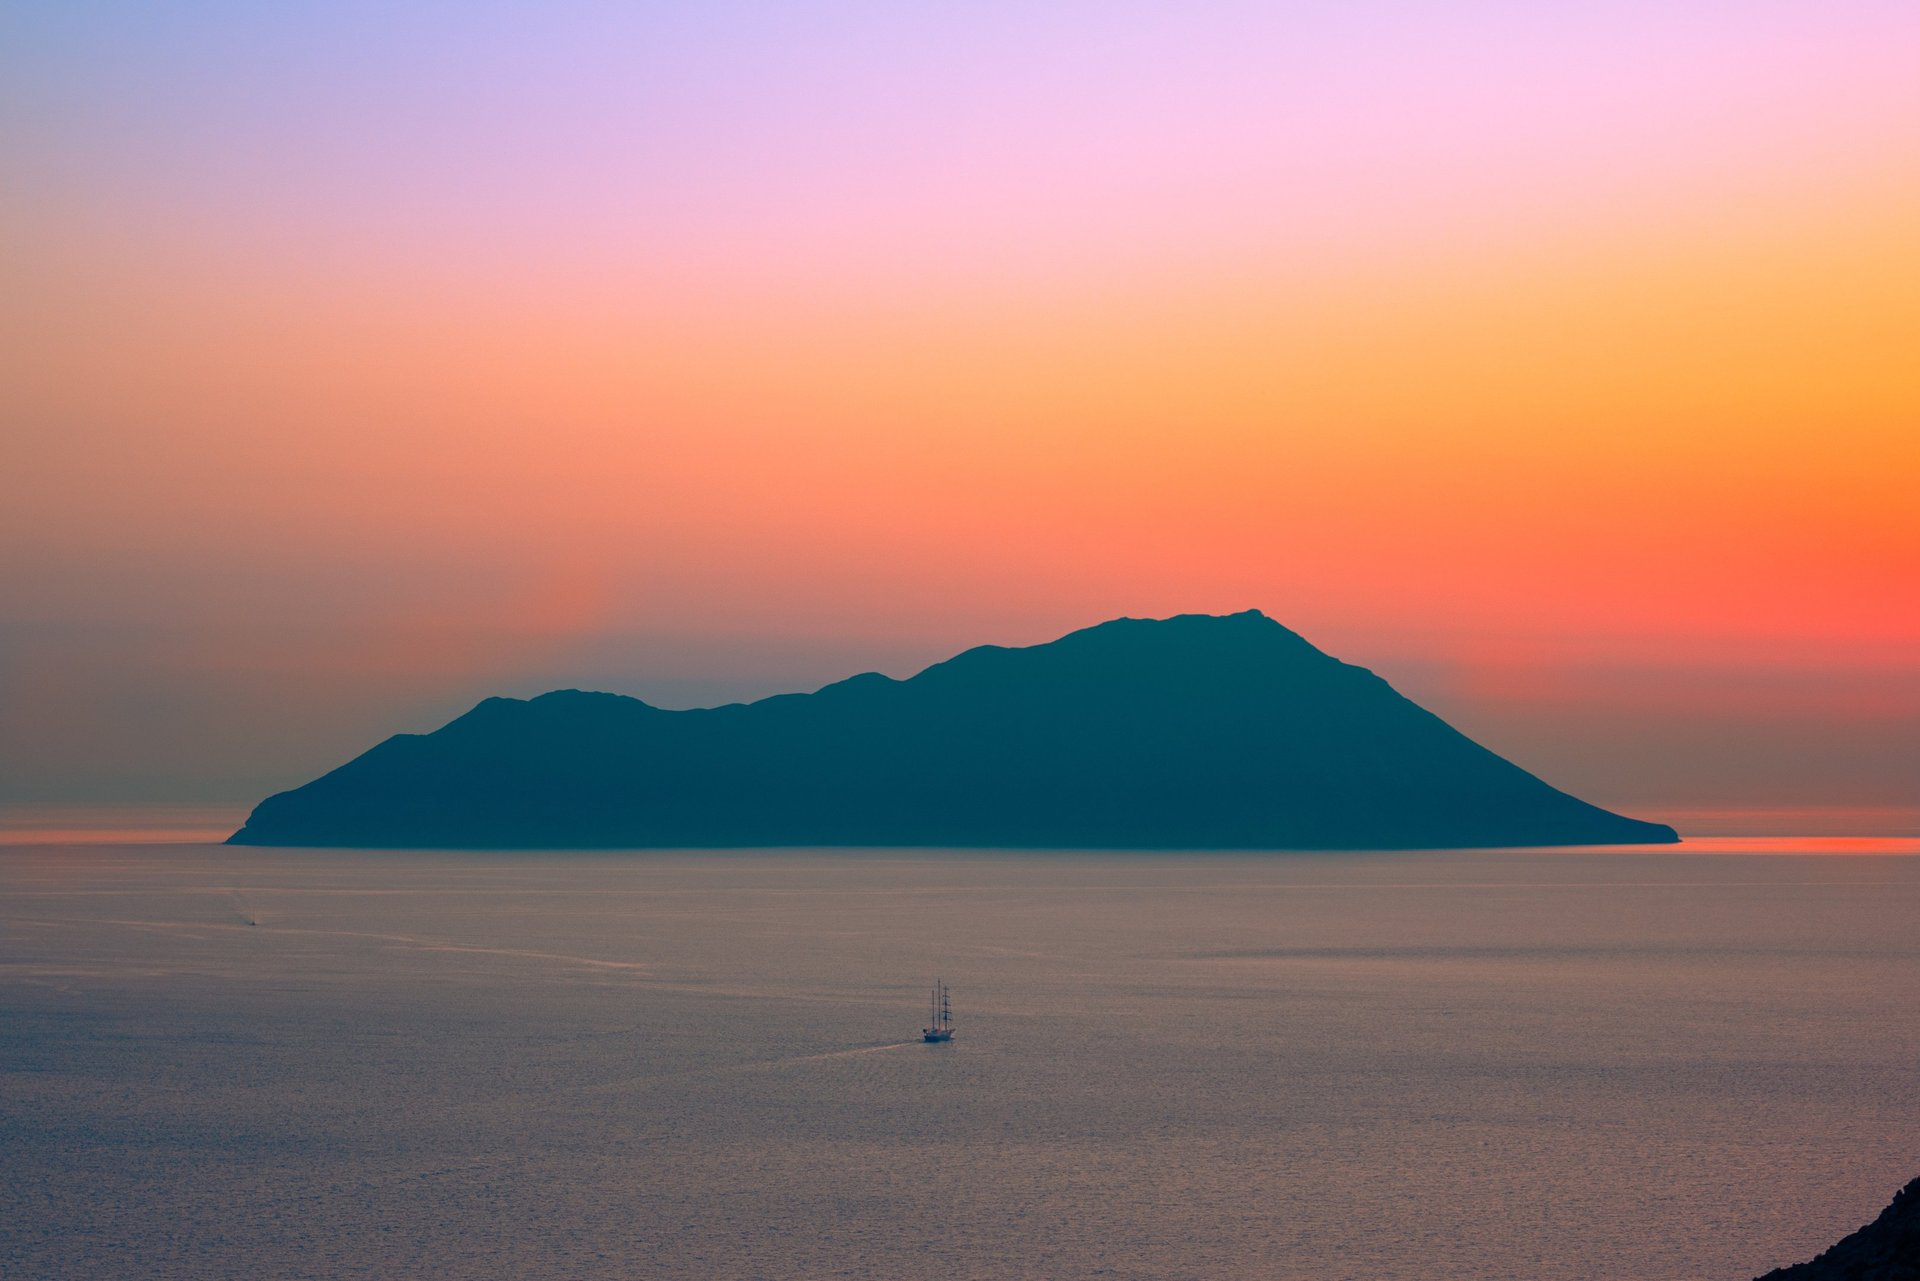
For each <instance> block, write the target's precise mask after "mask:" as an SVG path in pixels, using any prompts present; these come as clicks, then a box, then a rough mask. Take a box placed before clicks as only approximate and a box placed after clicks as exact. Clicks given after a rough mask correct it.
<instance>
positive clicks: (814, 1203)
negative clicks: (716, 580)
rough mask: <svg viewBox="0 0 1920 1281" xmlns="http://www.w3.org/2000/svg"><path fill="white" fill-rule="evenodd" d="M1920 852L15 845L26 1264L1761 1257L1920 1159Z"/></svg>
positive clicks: (1148, 1271) (767, 1266)
mask: <svg viewBox="0 0 1920 1281" xmlns="http://www.w3.org/2000/svg"><path fill="white" fill-rule="evenodd" d="M1756 850H1763V851H1765V852H1764V853H1759V852H1754V851H1756ZM1863 850H1864V851H1872V852H1871V853H1861V852H1858V851H1863ZM1834 851H1854V852H1848V853H1836V852H1834ZM1915 855H1920V844H1917V843H1916V842H1913V841H1896V840H1879V841H1863V840H1860V839H1858V838H1852V839H1837V840H1825V841H1823V840H1818V839H1807V840H1803V841H1787V840H1781V839H1774V840H1770V841H1769V840H1755V839H1754V838H1751V837H1748V838H1741V839H1740V840H1737V841H1718V842H1716V841H1712V840H1706V841H1699V840H1696V841H1694V842H1692V843H1690V844H1689V845H1687V846H1684V847H1681V848H1680V849H1679V850H1677V851H1675V850H1663V851H1648V850H1611V851H1594V850H1588V851H1507V852H1484V851H1452V852H1422V853H1381V854H1353V853H1342V854H1337V855H1320V854H1235V855H1218V854H1208V855H1191V856H1188V855H1162V854H1116V855H1101V854H1084V853H1074V854H1047V853H1037V854H1035V853H979V852H938V851H934V852H928V851H908V852H889V851H869V852H857V853H849V852H833V851H827V852H819V851H794V852H739V853H701V854H697V855H685V854H676V853H644V854H629V853H604V854H601V853H596V854H579V853H567V854H491V853H490V854H463V853H430V852H406V853H397V854H396V853H383V852H366V851H353V852H341V851H299V850H291V851H290V850H259V849H234V848H225V847H220V846H215V845H196V844H179V845H170V846H160V845H130V844H118V845H116V844H91V845H51V844H15V845H11V846H7V847H5V848H0V1010H3V1011H4V1014H3V1016H0V1142H3V1144H4V1148H5V1151H6V1153H7V1163H6V1164H7V1174H8V1177H7V1178H6V1179H5V1180H3V1181H0V1273H4V1274H5V1275H7V1276H10V1277H11V1276H22V1277H25V1276H34V1277H54V1278H57V1277H93V1276H109V1275H121V1276H134V1275H141V1276H194V1277H210V1278H224V1277H259V1276H271V1277H322V1276H325V1277H350V1276H365V1277H383V1278H386V1277H455V1278H459V1277H501V1276H536V1275H537V1276H543V1277H561V1278H566V1277H581V1278H587V1277H594V1278H598V1277H609V1278H611V1277H640V1276H646V1277H666V1278H682V1277H684V1278H706V1277H723V1278H724V1277H742V1278H744V1277H756V1276H765V1277H841V1276H852V1277H888V1278H892V1277H909V1278H911V1277H941V1278H954V1277H961V1278H965V1277H980V1278H987V1277H996V1278H997V1277H1010V1276H1012V1277H1018V1276H1044V1277H1071V1276H1105V1277H1122V1278H1125V1277H1137V1278H1148V1277H1153V1278H1161V1277H1196V1278H1198V1277H1222V1276H1262V1277H1283V1278H1284V1277H1299V1278H1314V1279H1316V1281H1320V1279H1325V1278H1347V1277H1351V1278H1370V1279H1371V1278H1379V1279H1383V1281H1391V1279H1395V1278H1416V1277H1417V1278H1423V1279H1430V1278H1435V1277H1443V1278H1445V1277H1459V1278H1468V1277H1474V1278H1481V1277H1527V1278H1538V1279H1540V1281H1554V1279H1562V1278H1565V1279H1572V1278H1635V1279H1637V1281H1659V1279H1662V1278H1673V1279H1675V1281H1678V1279H1679V1278H1711V1277H1728V1278H1748V1277H1751V1276H1753V1275H1755V1274H1757V1273H1759V1272H1761V1271H1764V1270H1765V1269H1767V1268H1769V1267H1772V1266H1775V1265H1777V1264H1781V1263H1785V1262H1790V1261H1794V1260H1797V1259H1801V1258H1805V1257H1808V1256H1810V1255H1812V1254H1813V1253H1816V1252H1817V1251H1818V1250H1819V1249H1821V1248H1823V1247H1824V1246H1825V1245H1826V1244H1828V1243H1830V1242H1831V1241H1832V1240H1834V1239H1835V1238H1837V1237H1838V1236H1839V1235H1841V1234H1843V1233H1844V1232H1846V1231H1849V1230H1851V1229H1852V1228H1853V1227H1855V1226H1857V1225H1858V1224H1859V1223H1861V1222H1863V1221H1864V1220H1865V1219H1867V1218H1869V1217H1871V1216H1872V1214H1874V1213H1876V1212H1877V1211H1878V1209H1879V1207H1880V1206H1882V1205H1883V1204H1884V1203H1885V1201H1886V1199H1887V1197H1888V1195H1889V1194H1890V1193H1891V1191H1892V1190H1893V1189H1894V1188H1895V1187H1897V1186H1898V1185H1900V1184H1901V1183H1903V1182H1904V1181H1905V1180H1906V1179H1908V1178H1910V1177H1912V1174H1913V1173H1914V1170H1913V1138H1914V1136H1915V1134H1916V1133H1920V1088H1916V1087H1917V1083H1920V1015H1917V1014H1916V1010H1915V1004H1914V998H1913V994H1914V992H1915V991H1916V990H1920V938H1917V937H1916V935H1915V931H1914V930H1913V927H1912V923H1913V921H1914V920H1916V919H1920V857H1915ZM936 975H937V976H940V977H944V978H946V979H947V980H948V981H949V982H950V983H951V984H952V985H953V988H954V993H955V1005H956V1014H957V1018H958V1022H959V1036H958V1038H957V1039H956V1040H955V1041H954V1042H953V1043H952V1044H951V1045H946V1046H929V1045H924V1044H921V1043H920V1042H919V1040H918V1029H919V1027H920V1025H921V1022H922V1020H923V1016H924V1001H925V989H926V986H927V984H928V983H930V982H931V980H932V979H933V978H934V977H935V976H936Z"/></svg>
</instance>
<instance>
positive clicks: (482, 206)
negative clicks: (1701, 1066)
mask: <svg viewBox="0 0 1920 1281" xmlns="http://www.w3.org/2000/svg"><path fill="white" fill-rule="evenodd" d="M1916 57H1920V7H1916V6H1914V5H1912V4H1911V3H1847V2H1845V0H1841V2H1839V3H1832V4H1823V5H1818V6H1814V5H1807V4H1804V3H1795V4H1776V3H1769V2H1767V0H1754V2H1749V3H1740V4H1732V3H1658V4H1656V3H1644V4H1642V3H1628V2H1625V0H1617V2H1611V3H1593V4H1583V5H1579V6H1539V5H1520V4H1514V3H1493V2H1490V0H1487V2H1476V3H1456V4H1445V5H1433V4H1420V5H1413V4H1407V5H1393V4H1374V3H1366V2H1365V0H1360V2H1357V3H1356V2H1348V3H1340V4H1332V3H1327V4H1317V3H1298V4H1287V5H1276V4H1271V3H1262V4H1205V3H1201V4H1191V5H1178V6H1175V5H1142V4H1131V3H1126V2H1124V0H1118V2H1116V0H1106V2H1104V3H1100V4H1092V3H1087V4H1078V3H1064V4H1035V3H1024V4H996V3H983V4H974V5H970V6H963V7H959V8H939V7H929V6H907V5H897V4H860V3H847V4H826V3H807V2H799V3H787V4H780V5H771V4H768V5H741V4H730V3H724V2H723V3H701V4H685V5H648V4H641V3H624V4H542V5H514V4H486V3H481V4H473V3H463V4H457V5H456V4H432V3H422V4H411V5H393V4H377V5H376V4H357V3H350V2H348V3H340V2H336V3H328V4H312V5H308V4H301V3H285V4H276V5H256V4H240V3H231V4H226V3H203V4H192V3H181V4H176V5H169V6H152V5H145V4H121V3H113V2H111V0H101V2H98V3H89V4H86V5H73V4H69V3H40V2H38V0H13V2H12V3H9V4H8V5H6V6H5V7H4V8H0V803H12V804H15V805H24V804H75V803H108V802H127V803H133V802H140V803H151V802H159V801H178V802H182V803H204V802H232V803H246V802H250V801H252V800H254V799H257V798H258V797H259V796H260V795H263V794H265V793H266V792H269V791H273V790H278V789H280V788H284V787H288V786H292V785H294V784H297V783H299V782H301V781H304V780H305V779H307V778H309V777H311V776H313V775H314V774H316V773H318V772H321V771H323V770H325V769H328V768H331V767H332V766H333V765H336V764H339V763H340V762H341V761H343V760H345V759H347V758H348V757H350V756H352V755H354V754H356V753H357V752H358V751H360V750H363V749H364V748H365V747H367V746H370V745H372V744H373V743H374V742H376V741H378V740H379V739H381V738H384V737H385V736H386V735H388V734H390V733H394V732H401V731H424V730H428V729H431V728H433V727H434V726H436V725H438V724H440V723H442V722H444V721H445V720H447V719H450V718H451V717H452V716H454V715H457V714H458V713H459V712H460V711H462V710H464V709H465V708H466V707H467V706H469V705H471V704H472V703H473V702H474V701H477V700H478V699H479V698H481V697H484V696H486V695H488V694H494V693H507V694H531V693H536V692H539V691H540V690H542V689H546V688H551V687H555V686H570V685H579V686H586V687H594V688H606V689H614V690H618V691H620V692H624V693H631V694H634V695H637V696H640V697H643V698H646V699H648V700H649V701H652V702H656V703H659V704H662V705H666V706H695V705H703V704H708V703H713V702H721V701H729V700H733V699H738V698H744V697H754V696H759V695H763V694H768V693H773V692H779V691H782V690H787V689H798V688H810V687H814V686H817V685H819V684H822V683H825V682H827V681H830V680H833V679H837V678H839V677H842V676H845V675H849V674H852V673H853V672H856V671H860V670H865V669H870V668H877V669H879V670H883V671H887V672H889V673H891V674H893V675H897V676H904V675H907V674H909V673H911V672H912V671H914V670H916V669H917V668H918V667H920V666H923V665H925V664H926V663H929V662H932V661H936V660H938V659H940V658H943V657H946V656H948V655H950V654H952V653H954V652H956V651H958V650H960V649H963V648H966V647H968V646H970V645H974V644H979V643H999V644H1026V643H1033V642H1038V641H1043V640H1047V639H1050V638H1052V637H1053V636H1056V635H1059V634H1061V633H1063V632H1065V631H1068V630H1071V629H1072V628H1075V627H1079V626H1085V625H1088V624H1091V623H1095V622H1098V621H1100V620H1102V619H1105V618H1110V617H1115V616H1120V615H1133V616H1161V615H1167V614H1172V613H1178V612H1190V611H1205V612H1225V611H1230V610H1239V609H1245V608H1255V607H1257V608H1260V609H1263V610H1265V611H1266V612H1267V613H1268V614H1270V615H1272V616H1274V617H1275V618H1277V619H1279V620H1281V621H1282V622H1284V623H1286V624H1288V625H1289V626H1291V627H1293V628H1294V629H1296V630H1298V631H1300V632H1301V633H1303V634H1304V635H1306V636H1307V637H1308V638H1309V639H1310V640H1313V641H1315V642H1316V643H1317V644H1319V645H1321V647H1322V648H1325V649H1327V650H1329V651H1330V652H1332V653H1335V654H1337V655H1339V656H1340V657H1342V658H1345V659H1347V660H1349V661H1352V662H1356V663H1360V664H1363V665H1365V666H1368V667H1371V668H1373V669H1374V670H1376V671H1378V672H1380V673H1381V674H1382V675H1383V676H1385V677H1387V679H1389V680H1390V681H1392V682H1393V683H1394V684H1395V685H1396V687H1398V688H1400V689H1401V690H1402V691H1403V692H1405V693H1407V694H1409V695H1410V696H1412V697H1415V698H1416V699H1417V700H1419V701H1421V702H1423V703H1424V704H1426V705H1428V706H1430V707H1432V708H1433V709H1434V710H1436V711H1438V712H1440V713H1441V714H1442V715H1444V716H1447V717H1448V718H1449V719H1451V720H1452V721H1453V722H1454V723H1455V724H1456V725H1458V726H1459V727H1460V728H1462V729H1463V730H1465V731H1466V732H1468V733H1470V734H1472V735H1474V736H1475V737H1477V738H1479V739H1480V740H1481V741H1483V742H1485V743H1486V744H1487V745H1488V746H1490V747H1493V748H1494V749H1495V750H1498V751H1501V752H1503V753H1504V754H1506V755H1508V756H1510V757H1512V758H1513V759H1515V760H1517V761H1518V762H1519V763H1521V764H1522V765H1525V766H1527V767H1528V768H1531V769H1534V770H1535V771H1536V772H1538V773H1540V774H1541V775H1542V776H1544V777H1546V778H1547V779H1548V781H1550V782H1553V783H1556V784H1558V785H1560V786H1563V787H1566V788H1568V789H1569V790H1573V791H1575V792H1577V793H1579V794H1581V795H1583V796H1586V797H1588V798H1589V799H1593V800H1596V801H1599V802H1601V803H1606V804H1613V805H1620V806H1639V807H1640V808H1641V809H1643V810H1646V809H1649V808H1650V809H1652V810H1654V811H1658V812H1671V811H1675V810H1677V809H1679V808H1683V807H1689V806H1691V807H1703V808H1704V807H1714V806H1782V807H1792V806H1854V807H1876V806H1878V807H1886V806H1901V805H1909V806H1920V782H1916V780H1920V503H1916V502H1915V501H1914V500H1913V493H1914V489H1915V481H1916V478H1920V374H1917V373H1916V369H1920V364H1917V363H1916V353H1917V351H1920V231H1917V230H1916V229H1917V228H1920V76H1916V75H1915V74H1914V72H1913V68H1914V66H1915V62H1916Z"/></svg>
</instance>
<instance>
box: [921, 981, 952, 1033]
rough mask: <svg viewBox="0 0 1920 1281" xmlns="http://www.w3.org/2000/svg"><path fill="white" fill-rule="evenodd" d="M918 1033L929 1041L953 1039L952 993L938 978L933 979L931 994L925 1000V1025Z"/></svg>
mask: <svg viewBox="0 0 1920 1281" xmlns="http://www.w3.org/2000/svg"><path fill="white" fill-rule="evenodd" d="M920 1035H921V1036H923V1037H925V1038H926V1039H927V1040H929V1041H951V1040H952V1039H953V994H952V993H951V992H949V991H947V985H946V983H945V982H943V981H942V980H940V979H935V980H934V981H933V996H932V998H931V999H930V1000H928V1002H927V1026H926V1027H923V1028H921V1029H920Z"/></svg>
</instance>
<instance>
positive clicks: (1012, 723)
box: [232, 610, 1678, 849]
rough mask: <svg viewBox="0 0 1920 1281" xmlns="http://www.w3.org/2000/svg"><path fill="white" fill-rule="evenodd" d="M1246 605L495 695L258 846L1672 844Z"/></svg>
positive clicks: (261, 814) (266, 810) (405, 742)
mask: <svg viewBox="0 0 1920 1281" xmlns="http://www.w3.org/2000/svg"><path fill="white" fill-rule="evenodd" d="M1677 839H1678V838H1677V837H1676V836H1675V834H1674V831H1673V829H1672V828H1670V827H1666V826H1664V825H1662V824H1658V823H1643V822H1639V821H1637V820H1635V819H1630V818H1624V817H1622V816H1620V815H1618V814H1613V813H1610V812H1608V811H1607V810H1603V809H1600V808H1598V807H1596V806H1593V805H1589V804H1587V803H1586V802H1585V801H1581V800H1578V799H1576V798H1574V797H1572V796H1569V795H1567V794H1566V793H1565V792H1561V791H1558V790H1556V789H1554V788H1552V787H1549V786H1548V785H1547V784H1545V783H1543V782H1541V781H1540V780H1539V779H1537V778H1535V777H1534V776H1533V775H1531V774H1529V773H1527V772H1526V771H1525V770H1523V769H1520V768H1519V767H1518V766H1516V765H1513V764H1512V763H1510V762H1508V761H1506V760H1504V759H1502V758H1501V757H1499V756H1496V755H1494V754H1493V753H1492V752H1490V751H1488V750H1487V749H1485V748H1483V747H1481V746H1480V745H1479V744H1477V743H1475V742H1473V741H1472V740H1470V739H1468V738H1467V737H1466V736H1465V735H1463V734H1461V733H1459V732H1458V731H1456V730H1454V729H1453V728H1452V727H1451V726H1449V725H1447V724H1446V723H1445V722H1444V721H1442V720H1440V719H1439V718H1438V717H1436V716H1434V715H1433V714H1432V713H1430V712H1427V711H1425V710H1424V709H1422V708H1420V707H1418V706H1416V705H1415V704H1413V703H1411V702H1409V701H1408V700H1407V699H1405V698H1403V697H1401V696H1400V695H1399V694H1397V693H1395V692H1394V690H1393V688H1392V687H1391V686H1389V685H1388V684H1387V683H1386V682H1385V681H1383V680H1381V679H1380V678H1379V677H1377V676H1375V675H1374V674H1373V673H1372V672H1369V671H1367V670H1365V669H1364V668H1359V667H1352V666H1349V665H1348V664H1346V663H1342V662H1340V661H1339V660H1338V659H1335V658H1332V657H1330V656H1328V655H1327V654H1324V653H1322V652H1321V651H1320V650H1318V649H1315V648H1314V647H1313V646H1312V645H1310V644H1308V643H1307V642H1306V641H1305V640H1303V639H1302V638H1301V637H1299V636H1298V635H1296V634H1294V633H1293V632H1291V631H1288V630H1287V629H1286V628H1284V627H1282V626H1281V625H1280V624H1278V623H1276V622H1274V621H1273V620H1272V619H1270V618H1267V617H1266V616H1265V615H1263V614H1261V613H1260V612H1258V611H1257V610H1250V611H1248V612H1246V613H1241V614H1230V615H1224V616H1219V617H1216V616H1212V615H1204V614H1187V615H1182V616H1180V617H1177V618H1169V619H1161V620H1148V619H1132V618H1123V619H1117V620H1115V621H1113V622H1109V623H1103V624H1101V625H1100V626H1098V627H1089V628H1087V629H1085V630H1083V631H1078V632H1074V633H1072V634H1070V635H1068V636H1064V637H1062V638H1061V639H1059V640H1056V641H1053V642H1051V643H1049V644H1045V645H1035V646H1032V647H1030V648H1025V649H1006V648H1001V647H999V646H991V645H989V646H983V647H981V648H979V649H971V650H968V651H967V652H965V653H963V654H961V655H959V656H958V657H956V658H952V659H949V660H948V661H946V662H944V663H937V664H935V665H934V666H932V667H929V668H928V669H926V670H925V671H923V672H921V673H920V674H919V675H917V676H914V677H912V678H910V679H908V680H904V681H901V680H894V679H891V678H890V677H886V676H882V675H879V674H877V673H868V674H866V675H864V676H855V677H853V678H852V679H850V680H845V681H841V682H839V683H838V684H834V685H829V686H827V687H826V688H825V689H822V690H819V691H818V692H816V693H812V694H786V695H781V696H779V697H777V698H768V699H763V700H761V701H760V702H757V703H743V704H734V705H732V706H727V707H714V708H703V709H699V710H694V711H665V710H662V709H660V708H656V707H650V706H648V705H647V704H646V703H643V702H641V701H640V700H638V699H634V698H625V697H621V696H619V695H615V694H589V693H582V692H580V691H578V690H562V691H558V692H555V693H551V694H544V695H542V696H540V697H539V698H535V699H531V700H526V701H522V700H519V699H507V698H490V699H488V700H486V701H485V702H483V703H481V704H480V705H479V706H477V707H475V708H474V709H473V710H472V711H470V712H468V713H467V714H466V715H464V716H462V717H460V718H459V719H458V720H455V721H453V722H452V723H451V724H448V725H446V726H444V727H442V728H441V729H439V730H436V731H435V732H433V733H431V734H425V735H415V734H400V735H396V736H395V737H393V738H390V739H388V740H387V741H386V742H384V743H381V744H380V745H379V746H378V747H375V748H374V749H373V750H372V751H369V752H367V753H366V754H365V755H363V756H360V757H358V758H357V759H355V760H353V761H350V762H349V763H347V764H346V765H343V766H341V767H340V768H339V769H337V770H334V771H333V772H332V773H331V774H327V775H325V776H324V777H321V778H318V779H315V780H314V781H313V782H311V783H308V784H306V785H305V786H304V787H298V788H295V789H294V790H293V791H290V792H282V793H280V794H279V795H277V796H272V797H269V798H268V799H266V800H265V801H262V802H261V803H260V805H259V806H258V807H257V808H256V809H255V810H254V811H253V814H252V816H251V817H249V818H248V820H247V823H246V825H245V826H244V827H243V828H241V830H240V831H239V832H237V833H235V834H234V836H233V837H232V841H233V843H236V844H242V845H309V846H358V847H376V848H379V847H391V848H403V847H443V848H512V849H520V848H586V847H600V848H618V847H701V846H704V847H722V846H799V845H808V846H831V845H866V846H888V845H898V846H907V845H911V846H987V847H1023V848H1080V849H1087V848H1113V849H1394V848H1440V847H1470V846H1497V845H1506V846H1512V845H1596V844H1616V843H1642V842H1671V841H1674V840H1677Z"/></svg>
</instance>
